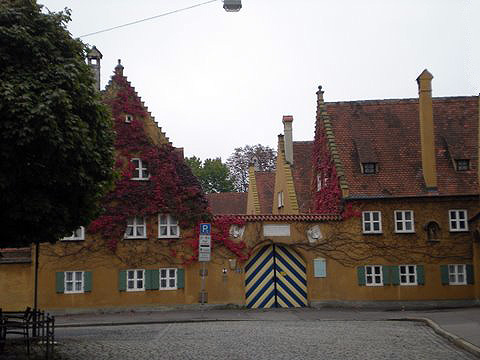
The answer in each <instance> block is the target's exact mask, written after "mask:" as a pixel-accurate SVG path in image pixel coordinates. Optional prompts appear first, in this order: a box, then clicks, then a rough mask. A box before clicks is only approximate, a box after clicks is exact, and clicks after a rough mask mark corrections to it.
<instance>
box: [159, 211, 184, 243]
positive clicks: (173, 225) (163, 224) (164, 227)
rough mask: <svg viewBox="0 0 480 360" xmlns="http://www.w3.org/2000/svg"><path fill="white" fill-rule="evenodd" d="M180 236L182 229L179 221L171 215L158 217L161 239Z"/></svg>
mask: <svg viewBox="0 0 480 360" xmlns="http://www.w3.org/2000/svg"><path fill="white" fill-rule="evenodd" d="M179 236H180V227H179V226H178V220H177V219H176V218H174V217H173V216H172V215H170V214H160V215H158V237H159V238H178V237H179Z"/></svg>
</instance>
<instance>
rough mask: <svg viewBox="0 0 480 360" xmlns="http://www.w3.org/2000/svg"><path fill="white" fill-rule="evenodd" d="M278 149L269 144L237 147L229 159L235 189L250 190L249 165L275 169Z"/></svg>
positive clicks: (270, 169) (228, 164)
mask: <svg viewBox="0 0 480 360" xmlns="http://www.w3.org/2000/svg"><path fill="white" fill-rule="evenodd" d="M276 157H277V154H276V151H275V150H273V149H272V148H271V147H269V146H263V145H260V144H257V145H253V146H250V145H245V146H244V147H239V148H236V149H235V150H234V151H233V153H232V155H230V157H229V158H228V159H227V166H228V169H229V170H230V174H231V176H232V179H234V183H235V190H236V191H239V192H247V191H248V167H249V165H250V164H254V165H255V169H256V170H257V171H274V170H275V161H276Z"/></svg>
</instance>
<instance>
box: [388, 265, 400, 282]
mask: <svg viewBox="0 0 480 360" xmlns="http://www.w3.org/2000/svg"><path fill="white" fill-rule="evenodd" d="M390 280H391V281H392V283H391V284H392V285H400V268H399V266H397V265H393V266H390Z"/></svg>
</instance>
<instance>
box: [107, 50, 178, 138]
mask: <svg viewBox="0 0 480 360" xmlns="http://www.w3.org/2000/svg"><path fill="white" fill-rule="evenodd" d="M123 69H124V67H123V65H122V64H121V60H120V59H119V60H118V64H117V66H116V67H115V70H114V74H113V75H112V76H111V78H110V80H109V82H108V84H107V86H106V87H105V90H103V91H102V95H103V97H104V98H108V97H109V96H110V95H111V94H112V93H113V92H115V87H116V86H124V85H126V86H127V87H128V88H130V89H131V91H132V93H133V94H134V96H135V99H134V101H135V102H137V103H138V104H139V105H140V106H141V107H142V109H143V110H144V112H145V113H146V114H147V116H146V118H145V119H144V124H145V131H146V132H147V134H149V135H150V137H151V138H152V140H153V141H154V143H155V144H156V145H159V144H168V145H170V146H172V143H171V142H170V140H169V138H168V137H167V135H166V133H165V132H163V131H162V128H161V127H160V126H159V125H158V122H157V121H156V120H155V117H154V116H153V115H152V113H151V112H150V111H149V110H148V107H147V106H146V105H145V102H144V101H142V98H141V97H140V96H139V95H138V93H137V91H136V90H135V87H134V86H132V84H131V82H130V81H128V79H127V77H126V76H124V75H123Z"/></svg>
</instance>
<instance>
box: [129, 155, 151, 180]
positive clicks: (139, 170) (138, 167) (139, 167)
mask: <svg viewBox="0 0 480 360" xmlns="http://www.w3.org/2000/svg"><path fill="white" fill-rule="evenodd" d="M131 161H132V163H133V165H134V166H135V170H134V172H133V177H132V178H131V179H132V180H148V179H149V178H150V175H149V173H148V169H147V163H146V161H143V160H142V159H139V158H134V159H132V160H131Z"/></svg>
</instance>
